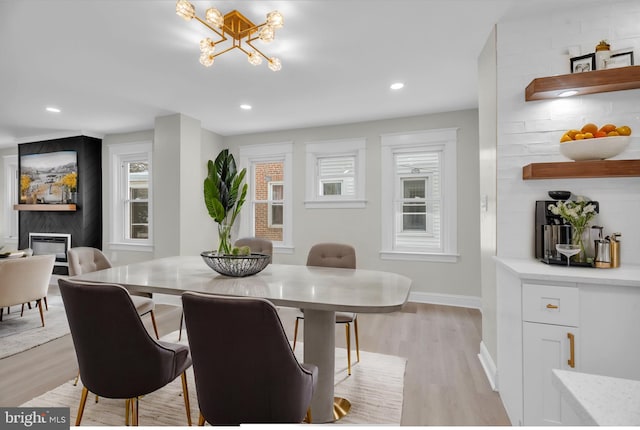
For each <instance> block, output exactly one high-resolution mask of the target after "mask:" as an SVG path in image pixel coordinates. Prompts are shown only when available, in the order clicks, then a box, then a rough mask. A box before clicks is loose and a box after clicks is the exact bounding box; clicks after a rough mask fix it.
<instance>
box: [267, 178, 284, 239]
mask: <svg viewBox="0 0 640 430" xmlns="http://www.w3.org/2000/svg"><path fill="white" fill-rule="evenodd" d="M277 185H279V186H282V191H283V192H282V195H283V196H284V182H283V181H269V182H267V187H268V189H267V208H268V210H267V225H268V226H269V228H274V227H275V228H283V227H284V200H276V199H274V198H273V187H274V186H277ZM274 206H282V211H283V212H282V215H283V220H282V222H283V223H282V224H274V223H273V207H274Z"/></svg>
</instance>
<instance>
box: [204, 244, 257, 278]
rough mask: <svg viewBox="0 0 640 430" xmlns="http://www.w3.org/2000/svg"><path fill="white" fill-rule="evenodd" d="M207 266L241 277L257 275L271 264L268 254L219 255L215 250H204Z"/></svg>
mask: <svg viewBox="0 0 640 430" xmlns="http://www.w3.org/2000/svg"><path fill="white" fill-rule="evenodd" d="M200 256H201V257H202V259H203V260H204V262H205V263H207V266H209V267H211V268H212V269H213V270H215V271H216V272H218V273H219V274H221V275H226V276H233V277H236V278H240V277H243V276H250V275H255V274H256V273H259V272H261V271H262V270H263V269H264V268H265V267H267V265H268V264H269V259H270V256H269V255H267V254H253V253H252V254H250V255H218V253H217V252H215V251H204V252H202V253H201V254H200Z"/></svg>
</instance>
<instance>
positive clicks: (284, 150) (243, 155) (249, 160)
mask: <svg viewBox="0 0 640 430" xmlns="http://www.w3.org/2000/svg"><path fill="white" fill-rule="evenodd" d="M239 153H240V163H239V169H244V168H246V169H247V176H246V177H247V178H248V179H247V184H249V191H248V193H247V199H246V202H245V205H244V207H243V210H242V211H240V215H239V217H240V218H239V221H240V222H239V232H238V237H246V236H255V221H254V214H255V211H254V205H255V203H256V201H255V192H254V190H255V183H254V181H255V171H254V165H255V164H257V163H270V162H282V163H283V176H284V180H283V181H282V182H283V210H282V218H283V225H282V242H273V252H274V253H277V254H293V252H294V249H295V248H294V246H293V142H282V143H265V144H257V145H242V146H240V149H239ZM261 202H262V201H261ZM247 214H249V215H248V216H247Z"/></svg>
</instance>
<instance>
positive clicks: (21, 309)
mask: <svg viewBox="0 0 640 430" xmlns="http://www.w3.org/2000/svg"><path fill="white" fill-rule="evenodd" d="M7 313H9V311H7ZM22 315H24V303H23V304H22V308H20V317H21V318H22Z"/></svg>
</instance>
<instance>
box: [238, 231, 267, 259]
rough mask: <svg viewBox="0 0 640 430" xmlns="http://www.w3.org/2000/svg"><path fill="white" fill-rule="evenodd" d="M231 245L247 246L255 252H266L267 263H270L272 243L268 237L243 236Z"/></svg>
mask: <svg viewBox="0 0 640 430" xmlns="http://www.w3.org/2000/svg"><path fill="white" fill-rule="evenodd" d="M233 246H234V247H235V246H237V247H241V246H248V247H249V248H250V249H251V252H254V253H257V254H267V255H268V256H269V263H271V256H272V255H273V243H272V242H271V241H270V240H269V239H263V238H261V237H243V238H240V239H238V240H236V241H235V243H234V244H233Z"/></svg>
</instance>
